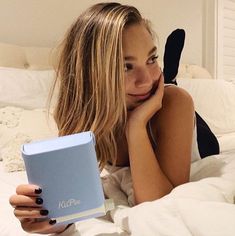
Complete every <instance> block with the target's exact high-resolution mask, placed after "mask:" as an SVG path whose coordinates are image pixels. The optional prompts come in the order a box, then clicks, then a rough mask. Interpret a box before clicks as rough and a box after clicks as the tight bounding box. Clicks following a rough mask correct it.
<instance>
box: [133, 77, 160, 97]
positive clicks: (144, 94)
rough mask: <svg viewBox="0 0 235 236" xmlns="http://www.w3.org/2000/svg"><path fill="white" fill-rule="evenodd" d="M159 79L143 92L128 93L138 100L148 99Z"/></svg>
mask: <svg viewBox="0 0 235 236" xmlns="http://www.w3.org/2000/svg"><path fill="white" fill-rule="evenodd" d="M158 84H159V80H157V81H156V83H154V85H153V87H152V88H151V89H150V90H149V91H148V92H147V93H143V94H128V95H129V96H131V97H134V98H136V99H137V100H138V101H142V100H146V99H148V98H149V97H150V96H151V95H153V94H154V93H155V91H156V89H157V87H158Z"/></svg>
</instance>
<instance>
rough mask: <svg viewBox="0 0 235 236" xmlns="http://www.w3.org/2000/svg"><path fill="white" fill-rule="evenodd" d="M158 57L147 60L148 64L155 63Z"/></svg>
mask: <svg viewBox="0 0 235 236" xmlns="http://www.w3.org/2000/svg"><path fill="white" fill-rule="evenodd" d="M157 59H158V56H153V57H151V58H150V59H149V60H148V64H154V63H155V62H157Z"/></svg>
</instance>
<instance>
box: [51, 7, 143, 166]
mask: <svg viewBox="0 0 235 236" xmlns="http://www.w3.org/2000/svg"><path fill="white" fill-rule="evenodd" d="M142 21H143V18H142V16H141V14H140V13H139V11H138V10H137V9H136V8H134V7H132V6H127V5H121V4H119V3H99V4H96V5H93V6H92V7H90V8H89V9H88V10H86V11H85V12H84V13H83V14H82V15H80V16H79V17H78V19H77V20H76V21H75V22H74V24H73V25H72V26H71V28H70V29H69V31H68V32H67V34H66V37H65V39H64V41H63V44H62V45H63V49H62V51H61V54H60V60H59V64H58V68H57V76H56V81H55V84H54V89H55V87H56V85H57V83H58V85H59V94H58V100H57V103H56V106H55V110H54V118H55V121H56V123H57V126H58V130H59V135H60V136H63V135H68V134H73V133H78V132H82V131H87V130H91V131H93V132H94V134H95V137H96V151H97V157H98V160H99V163H100V167H101V168H103V167H104V166H105V164H106V163H107V162H108V160H111V162H112V163H115V162H116V158H117V139H118V138H119V137H122V136H123V134H124V128H125V123H126V116H127V111H126V102H125V86H124V61H123V52H122V32H123V29H124V28H125V27H126V26H127V25H130V24H136V23H140V22H142ZM54 89H53V91H54Z"/></svg>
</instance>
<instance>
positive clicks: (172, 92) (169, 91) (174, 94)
mask: <svg viewBox="0 0 235 236" xmlns="http://www.w3.org/2000/svg"><path fill="white" fill-rule="evenodd" d="M177 103H181V105H183V104H185V103H186V104H188V103H189V105H190V103H191V104H193V99H192V97H191V95H190V94H189V93H188V92H187V91H186V90H184V89H183V88H180V87H177V86H174V85H172V86H166V87H165V88H164V96H163V106H164V104H165V105H170V104H174V105H176V104H177Z"/></svg>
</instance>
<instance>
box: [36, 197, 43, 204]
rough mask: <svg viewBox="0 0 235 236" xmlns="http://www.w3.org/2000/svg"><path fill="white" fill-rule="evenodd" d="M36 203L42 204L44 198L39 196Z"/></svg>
mask: <svg viewBox="0 0 235 236" xmlns="http://www.w3.org/2000/svg"><path fill="white" fill-rule="evenodd" d="M36 203H37V204H38V205H41V204H42V203H43V200H42V198H40V197H37V198H36Z"/></svg>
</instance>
